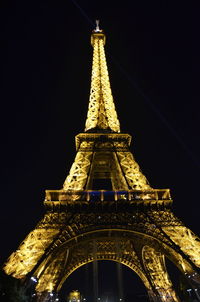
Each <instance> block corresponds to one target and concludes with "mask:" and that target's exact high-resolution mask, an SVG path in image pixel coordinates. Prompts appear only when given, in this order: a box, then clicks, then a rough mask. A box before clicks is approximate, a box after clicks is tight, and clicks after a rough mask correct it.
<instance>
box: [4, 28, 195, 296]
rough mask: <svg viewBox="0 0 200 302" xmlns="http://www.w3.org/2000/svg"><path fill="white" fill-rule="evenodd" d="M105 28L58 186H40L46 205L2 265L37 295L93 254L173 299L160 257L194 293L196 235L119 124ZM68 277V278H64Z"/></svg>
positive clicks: (97, 37)
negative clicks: (82, 119)
mask: <svg viewBox="0 0 200 302" xmlns="http://www.w3.org/2000/svg"><path fill="white" fill-rule="evenodd" d="M105 40H106V38H105V34H104V32H103V31H102V30H100V29H99V26H98V24H97V27H96V29H95V30H94V31H93V32H92V35H91V44H92V46H93V64H92V78H91V90H90V100H89V108H88V114H87V119H86V124H85V130H84V132H82V133H80V134H78V135H77V136H76V150H77V153H76V156H75V159H74V162H73V164H72V166H71V169H70V171H69V174H68V176H67V177H66V180H65V182H64V185H63V188H62V189H60V190H54V191H52V190H47V191H46V197H45V200H44V205H45V208H46V213H45V215H44V217H43V219H42V220H41V221H40V222H39V223H38V224H37V226H36V227H35V229H34V230H33V231H32V232H31V233H30V234H28V236H27V237H26V238H25V240H24V241H23V242H22V243H21V244H20V246H19V248H18V249H17V251H15V252H14V253H13V254H11V256H10V257H9V259H8V260H7V262H6V263H5V265H4V271H5V272H6V274H8V275H12V276H13V277H14V278H17V279H22V280H23V279H26V280H27V279H31V278H32V280H37V285H36V295H37V301H48V297H49V296H50V295H51V297H52V295H53V294H54V293H55V292H59V290H60V289H61V287H62V284H63V283H64V281H65V280H66V279H67V277H68V276H69V275H70V274H71V273H72V272H73V271H75V270H76V269H77V268H79V267H80V266H82V265H84V264H86V263H89V262H92V261H95V260H112V261H116V262H119V263H121V264H124V265H126V266H128V267H129V268H130V269H131V270H132V271H133V273H134V272H135V273H136V274H137V275H138V276H139V277H140V279H141V280H142V282H143V283H144V285H145V287H146V289H147V292H148V294H149V299H150V301H163V302H164V301H168V302H169V301H170V302H177V301H180V300H179V298H178V296H177V294H176V293H175V291H174V289H173V285H172V282H171V280H170V278H169V275H168V273H167V270H166V266H165V257H167V258H168V259H169V260H170V261H172V262H173V263H174V265H176V267H177V268H178V269H179V270H180V271H181V272H182V274H184V275H185V277H186V278H188V281H189V282H190V284H191V287H192V288H194V290H195V291H196V294H197V297H198V295H199V293H198V291H199V288H200V287H199V286H200V274H199V267H200V241H199V238H198V237H197V236H195V235H194V234H193V233H192V232H191V231H190V230H189V229H188V228H187V227H185V226H184V224H183V223H182V222H181V221H180V220H179V219H178V218H176V217H175V216H174V214H173V212H172V211H171V206H172V199H171V197H170V191H169V189H154V188H152V187H151V186H150V184H149V182H148V181H147V179H146V177H145V176H144V175H143V173H142V171H141V170H140V168H139V165H138V164H137V163H136V161H135V159H134V157H133V155H132V153H131V151H130V149H129V146H130V143H131V136H130V135H129V134H126V133H121V132H120V124H119V120H118V117H117V113H116V109H115V105H114V101H113V97H112V92H111V87H110V82H109V76H108V70H107V64H106V58H105V51H104V45H105ZM66 282H67V281H66Z"/></svg>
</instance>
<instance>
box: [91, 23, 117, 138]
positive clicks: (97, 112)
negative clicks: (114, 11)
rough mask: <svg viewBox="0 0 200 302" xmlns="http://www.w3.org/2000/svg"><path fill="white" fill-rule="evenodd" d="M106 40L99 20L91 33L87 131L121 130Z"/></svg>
mask: <svg viewBox="0 0 200 302" xmlns="http://www.w3.org/2000/svg"><path fill="white" fill-rule="evenodd" d="M105 41H106V36H105V34H104V32H103V30H101V29H100V28H99V22H98V21H97V25H96V29H95V30H93V32H92V35H91V44H92V46H93V63H92V77H91V88H90V100H89V107H88V114H87V119H86V124H85V131H86V132H120V124H119V120H118V117H117V113H116V110H115V105H114V101H113V97H112V91H111V87H110V81H109V75H108V68H107V63H106V57H105V50H104V45H105Z"/></svg>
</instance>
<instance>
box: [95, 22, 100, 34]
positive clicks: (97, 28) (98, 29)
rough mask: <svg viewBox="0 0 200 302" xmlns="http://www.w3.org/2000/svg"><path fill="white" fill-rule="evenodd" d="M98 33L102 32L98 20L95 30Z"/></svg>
mask: <svg viewBox="0 0 200 302" xmlns="http://www.w3.org/2000/svg"><path fill="white" fill-rule="evenodd" d="M95 31H96V32H100V31H101V30H100V28H99V20H96V28H95Z"/></svg>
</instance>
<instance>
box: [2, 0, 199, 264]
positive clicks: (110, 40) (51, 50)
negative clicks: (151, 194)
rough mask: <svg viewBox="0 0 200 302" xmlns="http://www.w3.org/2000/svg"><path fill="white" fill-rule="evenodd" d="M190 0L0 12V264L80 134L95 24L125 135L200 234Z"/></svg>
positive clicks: (14, 5) (154, 181)
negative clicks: (104, 39)
mask: <svg viewBox="0 0 200 302" xmlns="http://www.w3.org/2000/svg"><path fill="white" fill-rule="evenodd" d="M197 3H198V1H185V2H183V1H147V0H146V1H113V0H111V1H104V0H103V1H90V0H88V1H80V0H79V1H78V0H77V1H70V0H66V1H49V0H48V1H43V0H41V1H11V2H9V3H8V2H7V3H5V4H1V12H0V14H1V16H0V19H1V30H0V33H1V56H0V60H1V72H2V80H1V123H2V125H1V130H2V135H1V136H2V138H1V142H2V144H1V151H2V156H1V159H2V164H1V166H2V171H3V173H2V182H1V212H0V215H1V219H0V226H1V256H0V257H1V258H0V260H1V263H3V262H4V260H5V259H6V258H7V256H8V255H9V254H10V253H11V252H12V251H13V250H14V249H16V248H17V246H18V244H19V243H20V242H21V241H22V240H23V239H24V237H25V236H26V234H27V233H28V232H29V231H30V230H32V229H33V228H34V226H35V225H36V223H37V222H38V221H39V219H40V218H41V217H42V215H43V213H44V208H43V199H44V191H45V189H60V188H61V187H62V184H63V182H64V180H65V177H66V176H67V174H68V171H69V168H70V166H71V164H72V162H73V159H74V156H75V144H74V136H75V135H76V134H78V133H80V132H82V131H83V129H84V123H85V119H86V114H87V106H88V99H89V90H90V77H91V64H92V47H91V46H90V34H91V31H92V29H93V25H92V23H93V22H94V21H95V19H97V18H98V19H100V27H101V28H103V29H104V30H105V33H106V36H107V43H106V55H107V63H108V68H109V75H110V81H111V87H112V91H113V96H114V100H115V105H116V108H117V112H118V116H119V119H120V123H121V130H122V131H123V132H126V133H129V134H131V135H132V136H133V142H132V147H131V150H132V151H133V153H134V155H135V158H136V160H137V162H138V163H139V165H140V167H141V169H142V171H143V173H144V174H145V175H146V177H147V178H148V180H149V182H150V184H151V185H152V186H153V187H154V188H170V189H171V193H172V197H173V200H174V212H175V214H176V215H177V216H178V217H179V218H181V219H182V220H183V221H184V222H185V224H186V225H187V226H188V227H189V228H191V229H192V230H193V231H194V232H195V233H197V234H200V230H199V217H200V214H199V210H200V206H199V203H200V198H199V187H200V183H199V172H200V158H199V151H200V143H199V118H200V113H199V108H200V107H199V97H200V91H199V79H200V72H199V70H200V57H199V53H200V44H199V27H200V21H199V20H200V19H199V7H198V5H197Z"/></svg>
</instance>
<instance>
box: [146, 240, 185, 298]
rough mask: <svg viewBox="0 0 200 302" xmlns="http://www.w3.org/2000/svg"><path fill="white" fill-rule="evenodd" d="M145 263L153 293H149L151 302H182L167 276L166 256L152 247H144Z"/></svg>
mask: <svg viewBox="0 0 200 302" xmlns="http://www.w3.org/2000/svg"><path fill="white" fill-rule="evenodd" d="M142 257H143V263H144V266H145V269H146V272H147V275H148V277H149V282H150V284H151V286H152V288H153V291H149V297H150V301H153V302H180V300H179V298H178V297H177V295H176V293H175V291H174V289H173V287H172V283H171V280H170V279H169V276H168V274H167V270H166V267H165V259H164V256H163V255H162V254H161V253H160V252H156V251H155V250H154V249H153V248H152V247H150V246H144V247H143V251H142Z"/></svg>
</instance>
